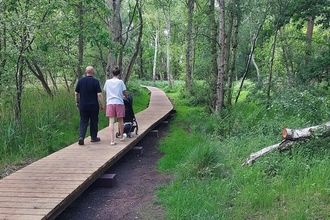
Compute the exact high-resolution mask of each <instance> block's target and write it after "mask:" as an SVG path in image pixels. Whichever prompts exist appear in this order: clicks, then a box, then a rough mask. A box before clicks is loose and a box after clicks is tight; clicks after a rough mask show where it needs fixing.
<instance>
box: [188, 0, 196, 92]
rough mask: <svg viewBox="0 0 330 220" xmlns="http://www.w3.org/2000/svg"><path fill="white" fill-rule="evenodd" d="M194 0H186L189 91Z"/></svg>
mask: <svg viewBox="0 0 330 220" xmlns="http://www.w3.org/2000/svg"><path fill="white" fill-rule="evenodd" d="M194 4H195V0H188V2H187V8H188V23H187V32H186V36H187V47H186V88H187V89H188V92H189V93H191V89H192V87H193V78H192V65H193V48H192V34H193V33H192V32H193V13H194Z"/></svg>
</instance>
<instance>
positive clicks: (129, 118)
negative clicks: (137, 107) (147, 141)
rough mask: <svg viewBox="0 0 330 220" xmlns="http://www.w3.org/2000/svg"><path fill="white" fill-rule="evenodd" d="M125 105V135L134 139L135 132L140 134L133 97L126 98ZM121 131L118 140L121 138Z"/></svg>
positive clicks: (117, 135)
mask: <svg viewBox="0 0 330 220" xmlns="http://www.w3.org/2000/svg"><path fill="white" fill-rule="evenodd" d="M124 105H125V117H124V133H126V134H127V136H128V137H130V138H131V137H132V133H133V132H134V131H135V134H136V135H137V134H138V123H137V121H136V119H135V115H134V111H133V98H132V96H131V95H128V96H127V98H124ZM120 135H121V134H120V131H118V132H117V133H116V138H118V137H119V136H120Z"/></svg>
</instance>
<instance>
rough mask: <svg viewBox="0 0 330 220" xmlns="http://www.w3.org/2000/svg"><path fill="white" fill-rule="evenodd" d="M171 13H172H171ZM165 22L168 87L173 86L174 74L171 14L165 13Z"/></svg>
mask: <svg viewBox="0 0 330 220" xmlns="http://www.w3.org/2000/svg"><path fill="white" fill-rule="evenodd" d="M169 14H170V13H169ZM165 22H166V30H167V35H166V74H167V81H168V87H170V88H172V86H173V85H172V84H173V83H172V74H171V49H170V44H171V22H170V15H168V16H166V15H165Z"/></svg>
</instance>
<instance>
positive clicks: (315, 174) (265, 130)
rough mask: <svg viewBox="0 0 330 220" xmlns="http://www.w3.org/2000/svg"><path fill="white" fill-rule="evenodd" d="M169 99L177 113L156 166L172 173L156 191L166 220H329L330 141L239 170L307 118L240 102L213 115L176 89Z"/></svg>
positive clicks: (307, 121)
mask: <svg viewBox="0 0 330 220" xmlns="http://www.w3.org/2000/svg"><path fill="white" fill-rule="evenodd" d="M168 95H169V96H170V97H172V98H174V100H175V102H174V103H175V104H174V105H175V109H176V110H177V114H176V115H175V117H174V119H173V120H172V121H171V123H170V131H169V134H168V135H167V137H166V138H165V139H164V140H163V141H162V142H161V144H160V147H159V149H160V150H161V151H162V152H163V153H164V157H163V158H161V159H160V160H159V162H158V169H159V170H160V171H161V172H169V173H172V174H174V176H175V178H174V179H173V181H172V183H171V184H170V185H169V186H164V187H162V188H160V189H159V190H158V196H159V198H160V203H161V204H162V205H163V206H165V207H166V210H167V213H166V216H165V219H328V218H330V214H329V213H330V212H329V211H330V210H329V209H330V201H329V200H330V199H329V198H330V197H329V194H330V188H329V178H330V176H329V174H328V172H327V170H328V169H329V168H330V162H329V161H330V160H329V157H330V144H329V143H330V138H318V137H315V138H312V139H311V140H309V141H306V142H301V143H298V144H296V145H295V146H294V147H293V148H292V149H291V150H289V151H286V152H281V153H280V152H278V151H274V152H271V153H269V154H267V155H265V156H263V157H261V158H259V159H258V160H257V161H256V162H255V163H254V164H252V165H250V166H247V167H241V164H242V163H243V162H244V161H245V159H246V158H247V157H248V156H249V155H250V154H251V153H253V152H255V151H258V150H260V149H262V148H264V147H267V146H270V145H273V144H276V143H279V142H280V141H281V129H282V128H284V127H290V128H302V127H307V126H309V125H310V121H311V119H310V118H307V117H306V118H297V117H296V116H295V115H294V112H293V114H292V115H290V113H289V114H283V112H282V111H283V109H282V110H281V111H278V110H279V109H280V106H276V108H275V106H274V108H273V109H276V110H273V109H271V110H270V111H266V110H265V109H264V108H263V106H262V105H260V104H258V103H257V102H244V101H242V100H241V101H240V102H239V103H237V104H236V105H235V106H234V107H233V108H232V109H227V110H225V111H224V113H223V115H221V116H219V115H217V114H211V115H210V114H206V113H205V112H204V111H205V108H204V107H198V106H187V105H186V103H185V102H183V101H182V102H181V101H180V99H177V97H180V92H179V90H177V92H175V91H171V92H170V93H168ZM282 102H283V100H282ZM299 105H301V106H302V105H303V104H302V103H300V104H299ZM290 108H292V110H294V107H293V106H290ZM314 108H315V107H314ZM300 111H303V109H300ZM306 111H309V110H308V109H306ZM287 113H288V112H287ZM302 113H304V112H302ZM304 115H306V114H304ZM314 120H315V119H314ZM325 121H326V120H324V121H319V123H322V122H325ZM313 125H315V124H313Z"/></svg>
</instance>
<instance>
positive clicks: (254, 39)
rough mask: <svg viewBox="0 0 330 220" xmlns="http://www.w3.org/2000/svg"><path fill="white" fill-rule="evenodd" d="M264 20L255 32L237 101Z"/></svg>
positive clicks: (236, 100)
mask: <svg viewBox="0 0 330 220" xmlns="http://www.w3.org/2000/svg"><path fill="white" fill-rule="evenodd" d="M264 21H265V20H263V21H262V22H261V23H260V24H259V26H258V28H257V31H256V33H255V34H254V36H253V39H252V41H251V49H250V54H249V57H248V60H247V62H246V65H245V71H244V74H243V77H242V81H241V84H240V86H239V89H238V93H237V96H236V99H235V103H237V102H238V98H239V96H240V94H241V91H242V88H243V84H244V81H245V78H246V76H247V74H248V70H249V67H250V64H251V60H252V55H253V53H254V49H255V47H256V44H257V39H258V36H259V33H260V30H261V28H262V26H263V24H264Z"/></svg>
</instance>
